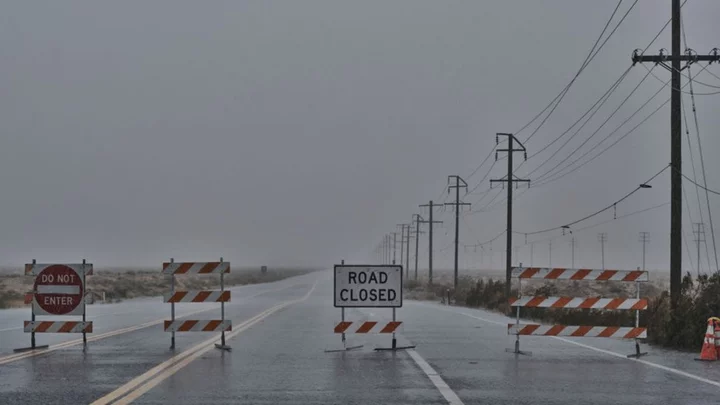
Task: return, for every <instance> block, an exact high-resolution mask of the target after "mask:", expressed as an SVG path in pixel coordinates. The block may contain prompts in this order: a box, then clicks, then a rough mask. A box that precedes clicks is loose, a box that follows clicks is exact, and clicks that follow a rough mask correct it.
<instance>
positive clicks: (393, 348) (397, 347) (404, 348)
mask: <svg viewBox="0 0 720 405" xmlns="http://www.w3.org/2000/svg"><path fill="white" fill-rule="evenodd" d="M392 320H393V322H395V308H393V309H392ZM415 347H416V345H410V346H398V345H397V339H396V338H395V332H393V334H392V345H391V346H390V347H376V348H375V351H376V352H381V351H397V350H406V349H414V348H415Z"/></svg>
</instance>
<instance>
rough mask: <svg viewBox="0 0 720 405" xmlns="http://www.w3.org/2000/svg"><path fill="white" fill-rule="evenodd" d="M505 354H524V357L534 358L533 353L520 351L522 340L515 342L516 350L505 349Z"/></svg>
mask: <svg viewBox="0 0 720 405" xmlns="http://www.w3.org/2000/svg"><path fill="white" fill-rule="evenodd" d="M505 353H515V354H522V355H523V356H532V352H526V351H522V350H520V339H518V340H516V341H515V348H514V349H505Z"/></svg>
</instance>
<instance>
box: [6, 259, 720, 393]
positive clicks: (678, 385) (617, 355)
mask: <svg viewBox="0 0 720 405" xmlns="http://www.w3.org/2000/svg"><path fill="white" fill-rule="evenodd" d="M315 284H316V285H315ZM313 285H315V289H314V290H312V292H311V293H310V294H309V295H308V292H309V291H311V289H312V288H313ZM233 290H234V292H233V294H234V295H233V302H232V303H231V304H229V305H228V306H227V314H228V316H229V318H231V319H232V320H233V326H234V328H233V329H234V330H235V331H239V333H238V334H237V336H235V337H233V338H232V339H230V340H229V341H228V344H229V345H231V346H232V347H233V351H232V352H222V351H220V350H217V349H214V348H209V349H205V350H199V351H198V352H196V353H197V356H195V355H191V356H189V357H188V358H187V360H183V361H180V360H179V357H175V361H176V363H173V364H175V366H174V367H172V368H171V367H169V366H171V365H172V364H168V368H167V369H165V371H161V372H158V373H155V374H147V372H148V371H149V370H151V369H153V368H154V367H157V366H158V365H161V364H164V362H166V361H168V360H169V359H171V358H173V356H174V355H178V354H182V353H186V354H187V353H191V352H190V351H189V350H191V349H192V348H193V347H199V346H195V345H198V344H200V343H201V342H203V341H206V340H208V338H209V337H211V336H212V334H206V333H188V334H179V335H178V342H177V346H178V347H177V349H176V351H175V352H172V351H171V350H169V334H168V333H165V332H163V331H162V326H161V324H157V325H152V326H148V327H145V328H142V329H138V330H132V331H129V332H126V333H122V334H117V335H115V336H110V337H107V338H104V339H100V340H96V341H93V342H91V343H90V345H89V347H88V350H87V351H86V352H83V351H82V347H81V346H79V345H75V346H70V347H65V348H61V349H58V350H53V351H51V352H48V353H45V354H43V355H39V356H31V357H27V358H20V359H17V360H14V361H9V359H11V358H10V357H8V356H13V355H12V354H11V351H12V348H14V347H20V346H26V345H27V342H28V340H29V338H28V335H26V334H23V333H22V331H21V330H20V331H18V330H13V329H10V330H5V329H9V328H13V327H16V326H17V325H22V320H24V319H26V317H27V312H28V311H27V310H24V311H16V310H12V311H2V316H1V317H0V353H2V354H1V355H0V376H1V377H2V378H0V404H13V403H18V404H86V403H92V402H93V401H96V400H98V399H101V398H107V395H108V394H110V393H113V392H117V391H116V390H118V388H121V387H128V386H131V388H130V389H128V390H126V392H124V393H123V394H122V395H128V396H122V395H119V396H117V398H116V399H117V400H118V401H120V402H114V403H123V402H122V400H123V398H125V399H133V400H134V402H135V403H146V404H166V403H171V404H231V403H232V404H236V403H245V404H446V403H448V399H447V398H450V399H452V398H454V397H455V395H456V396H457V398H458V399H459V401H461V402H457V403H464V404H603V405H606V404H718V403H720V395H718V393H719V392H720V363H718V364H715V363H701V362H695V361H693V360H692V359H693V358H694V357H695V356H696V354H694V353H687V354H686V353H675V352H667V351H662V350H659V349H656V348H652V347H650V348H647V347H644V349H648V350H649V351H650V354H649V355H648V356H646V357H643V359H642V361H635V360H628V359H626V358H624V355H625V354H628V353H630V352H632V350H633V346H632V344H631V343H629V342H624V341H616V340H609V339H587V338H586V339H573V340H570V339H567V340H559V339H555V338H545V337H530V338H525V339H523V340H522V342H521V344H522V349H524V350H530V351H532V352H533V355H532V356H531V357H525V356H520V357H516V356H515V355H513V354H509V353H505V348H510V347H512V344H513V338H512V337H509V336H507V334H506V328H505V327H504V326H503V325H504V324H505V323H506V322H507V319H506V318H505V317H503V316H501V315H498V314H493V313H488V312H485V311H479V310H472V309H467V308H455V307H447V306H441V305H438V304H431V303H418V302H412V301H405V307H404V308H402V309H399V310H398V311H397V317H398V320H401V321H403V322H404V325H403V329H402V331H401V333H400V334H399V335H398V343H399V344H400V345H403V344H407V343H410V342H411V343H412V344H416V345H417V349H416V354H415V355H413V356H411V355H410V354H409V353H407V352H397V353H392V352H375V351H373V348H375V347H378V346H387V345H389V344H390V339H389V337H387V336H360V335H348V336H349V342H350V343H351V344H364V347H363V348H361V349H359V350H356V351H351V352H339V353H325V352H324V350H326V349H335V348H339V347H341V342H340V339H339V336H337V335H334V334H333V333H332V328H333V325H334V323H335V322H336V321H338V320H339V317H340V314H339V310H338V309H335V308H333V306H332V274H331V273H330V272H321V273H313V274H308V275H304V276H300V277H295V278H291V279H287V280H283V281H280V282H277V283H271V284H266V285H261V286H246V287H240V288H236V289H233ZM251 295H254V296H253V297H250V296H251ZM288 301H290V302H291V303H290V304H289V305H287V306H285V307H282V308H279V309H278V307H277V305H278V304H281V303H284V302H288ZM204 305H205V304H196V305H185V306H183V307H182V309H181V310H180V311H179V313H181V314H182V313H187V312H190V311H196V310H199V309H203V308H204ZM209 308H217V306H214V307H213V306H210V307H209ZM271 310H274V311H275V312H272V313H269V314H268V311H271ZM168 312H169V305H167V304H163V303H162V300H161V299H160V298H154V299H143V300H133V301H127V302H123V303H119V304H112V305H95V306H92V307H90V308H89V313H90V315H93V316H97V318H94V319H93V320H94V321H95V322H96V325H95V333H94V334H93V335H101V334H103V333H107V332H108V331H112V330H122V329H123V328H125V327H129V326H133V325H137V324H142V323H147V322H151V321H156V320H160V319H164V318H165V317H167V315H168ZM259 314H260V315H261V316H266V317H264V318H263V319H261V320H258V319H259V318H254V317H256V316H257V315H259ZM263 314H265V315H263ZM216 315H217V313H216V312H214V311H209V312H205V313H202V314H198V315H196V316H193V318H199V319H203V318H205V319H210V318H213V317H215V316H216ZM390 316H391V312H390V310H389V309H377V310H375V309H362V310H348V311H347V318H348V319H349V320H366V319H367V320H389V319H390ZM243 321H257V322H256V323H254V324H253V325H251V326H249V327H248V328H246V329H243V328H242V327H240V325H242V322H243ZM236 325H237V326H238V327H237V328H236ZM240 329H242V330H240ZM77 337H78V336H59V337H57V335H56V337H51V336H50V335H42V336H39V337H38V343H51V344H57V343H60V342H62V341H68V340H73V339H77ZM699 338H700V337H699ZM573 342H576V343H573ZM578 343H579V344H581V345H584V346H579V345H578ZM202 347H205V346H202ZM208 347H209V346H208ZM51 348H52V346H51ZM418 358H419V359H420V361H421V362H424V361H426V362H427V363H428V364H429V366H428V367H431V368H432V369H430V370H429V369H428V368H427V367H424V366H423V367H421V366H420V365H419V364H418V362H417V361H416V360H417V359H418ZM423 359H424V360H423ZM428 372H429V373H430V374H431V377H432V380H431V377H429V376H428V374H427V373H428ZM433 372H437V374H438V375H437V376H436V375H433ZM683 373H685V374H683ZM144 374H146V375H147V377H145V376H143V377H142V378H139V379H138V378H137V377H138V376H142V375H144ZM134 379H135V380H134ZM438 380H439V381H440V383H438ZM133 381H135V382H137V384H135V385H132V384H129V383H130V382H133ZM438 384H439V385H440V386H441V388H442V385H443V384H447V386H448V389H446V390H444V391H443V392H441V390H440V389H438V386H437V385H438ZM143 387H144V388H143ZM141 388H142V389H141Z"/></svg>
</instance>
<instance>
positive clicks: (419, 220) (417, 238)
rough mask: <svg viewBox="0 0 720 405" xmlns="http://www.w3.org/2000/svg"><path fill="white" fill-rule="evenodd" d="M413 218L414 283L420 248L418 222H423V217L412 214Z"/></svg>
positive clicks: (416, 275) (416, 276)
mask: <svg viewBox="0 0 720 405" xmlns="http://www.w3.org/2000/svg"><path fill="white" fill-rule="evenodd" d="M413 216H414V217H415V281H417V278H418V251H419V248H420V233H421V232H420V222H421V221H423V217H421V216H420V215H419V214H413Z"/></svg>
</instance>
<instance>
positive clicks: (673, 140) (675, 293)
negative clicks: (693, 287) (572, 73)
mask: <svg viewBox="0 0 720 405" xmlns="http://www.w3.org/2000/svg"><path fill="white" fill-rule="evenodd" d="M671 22H672V24H671V26H672V32H671V41H670V42H671V54H670V55H666V54H665V53H664V52H663V51H660V53H659V54H657V55H643V54H642V50H639V49H636V50H635V51H634V52H633V55H632V61H633V64H635V63H638V62H640V63H643V62H652V63H657V64H660V65H661V66H663V67H664V68H666V69H667V70H669V71H670V72H671V73H670V74H671V76H670V88H671V94H670V166H671V167H672V173H670V306H671V308H672V309H675V308H676V307H677V303H678V300H679V299H680V284H681V283H682V122H681V118H682V117H681V108H682V107H681V104H680V103H681V91H682V90H681V83H680V72H681V71H682V69H684V68H681V67H680V62H685V67H688V66H690V65H691V64H693V63H697V62H717V61H720V55H718V49H717V48H715V49H713V50H712V52H711V54H710V55H698V54H697V53H695V52H694V51H692V50H691V49H687V50H686V51H685V54H684V55H683V54H681V50H680V35H681V28H682V27H681V25H680V24H681V22H680V0H672V9H671ZM667 62H670V66H668V64H667Z"/></svg>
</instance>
